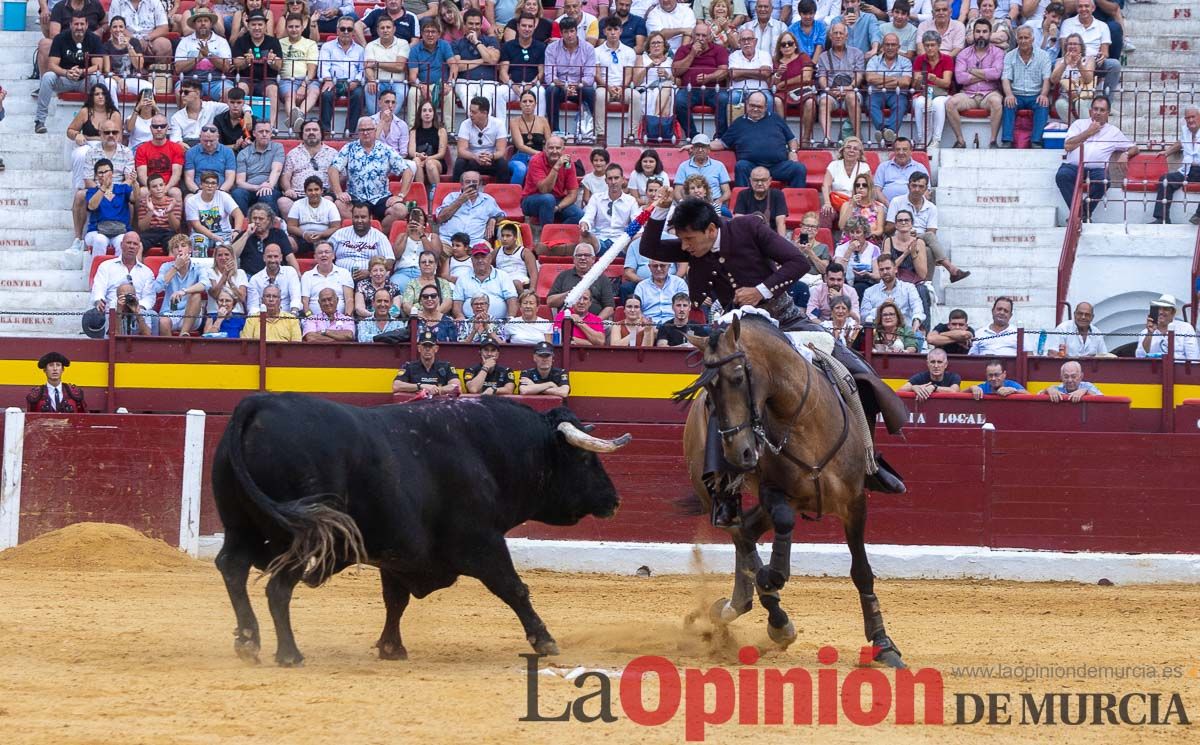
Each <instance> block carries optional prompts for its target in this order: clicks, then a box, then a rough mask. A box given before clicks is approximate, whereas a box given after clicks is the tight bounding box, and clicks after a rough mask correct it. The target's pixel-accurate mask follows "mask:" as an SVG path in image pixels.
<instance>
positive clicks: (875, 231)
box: [838, 173, 887, 240]
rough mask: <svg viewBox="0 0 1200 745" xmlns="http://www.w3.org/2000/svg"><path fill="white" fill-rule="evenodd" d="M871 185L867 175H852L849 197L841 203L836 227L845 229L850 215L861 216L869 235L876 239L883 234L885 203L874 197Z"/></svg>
mask: <svg viewBox="0 0 1200 745" xmlns="http://www.w3.org/2000/svg"><path fill="white" fill-rule="evenodd" d="M871 187H872V183H871V177H870V176H869V175H867V174H865V173H860V174H858V175H857V176H855V177H854V186H853V187H852V188H851V190H850V198H849V199H848V200H846V203H845V204H843V205H842V209H841V211H840V212H839V214H838V228H840V229H842V230H845V229H846V223H847V222H848V221H849V220H850V218H851V217H861V218H862V219H863V220H865V221H866V223H867V225H869V226H870V234H871V237H872V238H874V239H876V240H878V239H879V237H880V236H881V235H883V219H884V216H885V215H887V205H885V204H883V203H882V202H879V201H877V200H876V199H875V197H874V195H873V193H872V192H873V189H872V188H871Z"/></svg>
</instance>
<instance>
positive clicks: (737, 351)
mask: <svg viewBox="0 0 1200 745" xmlns="http://www.w3.org/2000/svg"><path fill="white" fill-rule="evenodd" d="M689 340H690V341H691V343H692V345H693V346H695V347H696V349H697V350H698V351H699V353H700V354H701V355H702V361H703V366H704V370H703V372H702V373H701V375H700V376H699V377H698V378H697V379H696V380H695V382H693V383H692V384H691V385H690V386H688V387H686V388H684V389H683V390H681V391H678V392H677V393H676V394H675V398H676V400H677V401H691V409H690V411H689V412H688V418H687V424H686V425H685V428H684V434H683V447H684V454H685V457H686V459H687V464H688V473H689V476H690V478H691V482H692V486H693V488H694V489H695V493H696V495H697V496H698V497H699V499H700V502H701V505H702V507H703V510H704V513H705V514H707V513H708V511H709V509H710V507H711V503H712V495H711V494H710V491H709V490H710V488H714V487H715V484H714V483H713V482H712V481H711V480H706V479H705V478H704V471H705V470H706V469H705V464H706V458H705V447H706V437H707V432H708V431H709V429H708V426H709V422H708V419H709V417H710V416H714V415H715V416H716V418H717V423H718V426H719V429H718V431H719V434H720V438H721V442H720V447H721V452H722V454H723V455H724V460H725V462H726V467H727V468H728V470H727V472H726V473H725V474H724V475H723V478H726V479H730V481H729V483H728V487H729V488H731V489H734V490H735V493H737V491H745V492H747V493H749V494H750V495H751V497H754V496H757V498H758V499H757V504H755V505H753V506H752V507H751V508H749V509H748V510H746V512H745V514H744V515H743V519H742V521H741V524H740V525H736V526H734V527H731V528H726V529H725V530H726V532H728V533H729V534H730V537H731V538H732V539H733V545H734V549H735V552H736V561H735V570H734V582H733V593H732V596H731V598H729V599H726V598H722V599H720V600H718V601H716V603H714V604H713V606H712V608H711V609H710V610H709V616H710V618H711V619H712V621H713V622H714V623H715V624H718V625H725V624H728V623H731V622H732V621H734V620H735V619H737V618H738V617H739V616H741V615H743V614H745V613H747V612H748V611H749V610H750V609H751V608H752V607H753V600H754V598H753V595H754V592H755V591H757V594H758V598H759V602H760V603H761V604H762V606H763V607H764V608H765V609H766V610H767V634H768V636H769V637H770V639H771V640H772V641H773V642H774V643H775V644H776V645H778V646H780V647H783V648H786V647H787V646H788V645H790V644H791V643H792V642H793V641H795V639H796V630H795V627H794V625H793V624H792V622H791V620H790V619H789V618H788V615H787V613H786V612H785V611H784V610H783V608H782V606H781V604H780V597H779V591H780V590H782V589H783V587H784V585H785V584H786V583H787V580H788V577H789V575H790V567H791V545H792V530H793V528H794V527H795V524H796V515H797V514H798V513H805V512H812V513H816V515H817V516H818V517H819V516H820V515H822V514H827V515H831V516H835V517H837V518H838V519H840V520H841V522H842V525H843V527H844V531H845V536H846V545H847V546H848V547H849V549H850V556H851V564H850V577H851V578H852V579H853V581H854V585H855V587H856V588H857V589H858V593H859V600H860V603H861V605H862V613H863V625H864V631H865V633H866V637H867V641H868V642H870V643H871V645H872V646H873V647H874V648H875V650H876V653H875V655H874V658H875V660H876V661H878V662H882V663H883V664H885V665H888V666H891V667H896V668H901V667H905V665H904V663H903V661H902V660H901V655H900V650H899V648H898V647H897V646H896V644H895V643H894V642H893V641H892V640H891V638H890V637H888V635H887V631H886V629H885V628H884V623H883V614H882V612H881V611H880V609H879V599H878V598H877V597H876V596H875V576H874V574H873V573H872V571H871V564H870V562H869V561H868V559H867V552H866V548H865V545H864V541H863V535H864V529H865V527H866V520H867V503H866V491H865V489H864V487H863V481H864V477H865V467H866V461H867V444H868V443H866V442H864V441H863V438H864V434H863V430H862V428H861V427H855V426H853V424H854V423H853V422H852V421H851V413H850V411H849V410H848V408H847V406H846V403H845V402H844V401H843V399H842V398H841V395H840V394H839V392H838V390H837V388H836V387H835V384H834V383H833V381H832V380H831V379H830V378H829V377H827V376H826V375H825V374H823V373H822V372H821V371H820V370H818V369H817V367H816V366H814V365H813V364H812V363H810V362H809V361H808V360H806V359H805V358H804V357H802V356H801V355H800V354H798V353H797V351H796V349H795V348H794V347H793V346H792V343H791V340H790V339H788V338H787V337H786V336H785V335H784V334H783V333H782V332H781V331H779V329H777V328H776V327H775V326H774V324H773V323H772V322H771V321H770V320H768V319H766V318H763V317H760V316H756V315H751V314H748V315H745V316H743V317H741V318H738V319H735V320H733V321H732V323H730V324H729V325H728V326H727V327H725V328H716V327H714V328H713V330H712V331H711V332H710V333H709V335H708V336H689ZM767 530H773V531H774V540H773V542H772V546H771V557H770V561H769V562H768V563H767V565H765V566H764V565H763V563H762V560H761V558H760V557H759V555H758V551H757V548H756V543H757V540H758V539H759V537H761V536H762V535H763V534H764V533H766V532H767Z"/></svg>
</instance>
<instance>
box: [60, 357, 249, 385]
mask: <svg viewBox="0 0 1200 745" xmlns="http://www.w3.org/2000/svg"><path fill="white" fill-rule="evenodd" d="M71 369H72V370H73V369H75V366H74V365H72V366H71ZM72 382H74V381H72ZM105 385H107V381H106V378H101V382H99V383H97V386H99V387H104V386H105ZM116 385H117V388H156V389H163V388H179V389H184V390H218V391H254V390H258V366H257V365H203V364H172V363H166V362H136V363H135V362H122V363H119V364H117V369H116Z"/></svg>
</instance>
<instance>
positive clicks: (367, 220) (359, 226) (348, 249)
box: [329, 204, 396, 282]
mask: <svg viewBox="0 0 1200 745" xmlns="http://www.w3.org/2000/svg"><path fill="white" fill-rule="evenodd" d="M350 222H351V224H350V225H349V226H347V227H344V228H342V229H341V230H339V231H337V232H336V233H334V234H333V235H332V236H330V238H329V243H330V245H332V246H333V256H334V260H335V262H336V263H337V265H338V266H340V267H342V268H343V269H345V270H346V271H348V272H350V276H351V277H352V278H353V279H354V281H355V282H358V281H359V280H363V279H367V278H368V277H369V276H370V275H369V273H368V272H367V265H368V264H369V263H370V262H371V259H373V258H375V257H376V256H378V257H380V258H382V259H384V260H386V261H387V270H388V275H391V273H392V265H393V264H395V262H396V257H395V255H394V254H393V252H392V244H391V243H389V242H388V238H387V236H386V235H384V234H383V233H382V232H380V231H379V230H376V229H375V228H373V227H372V226H371V209H370V207H368V206H367V205H365V204H355V205H354V206H352V207H351V208H350Z"/></svg>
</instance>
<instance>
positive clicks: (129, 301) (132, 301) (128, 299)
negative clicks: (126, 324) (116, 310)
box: [121, 292, 138, 310]
mask: <svg viewBox="0 0 1200 745" xmlns="http://www.w3.org/2000/svg"><path fill="white" fill-rule="evenodd" d="M121 301H122V302H123V303H124V304H125V307H126V308H129V309H131V310H135V309H137V307H138V299H137V295H135V294H133V293H132V292H127V293H125V296H124V297H122V298H121Z"/></svg>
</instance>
